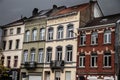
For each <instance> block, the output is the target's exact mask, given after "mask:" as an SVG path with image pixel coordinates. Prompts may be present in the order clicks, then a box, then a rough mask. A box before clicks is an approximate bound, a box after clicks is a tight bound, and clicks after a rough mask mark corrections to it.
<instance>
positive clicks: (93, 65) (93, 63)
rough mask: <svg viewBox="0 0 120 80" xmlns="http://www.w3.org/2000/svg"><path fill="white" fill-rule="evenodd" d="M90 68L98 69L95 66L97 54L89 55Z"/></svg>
mask: <svg viewBox="0 0 120 80" xmlns="http://www.w3.org/2000/svg"><path fill="white" fill-rule="evenodd" d="M93 58H94V60H93ZM90 61H91V63H90V64H91V67H93V68H96V67H98V66H97V62H98V55H97V53H91V60H90Z"/></svg>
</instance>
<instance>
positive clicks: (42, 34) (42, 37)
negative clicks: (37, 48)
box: [40, 28, 45, 40]
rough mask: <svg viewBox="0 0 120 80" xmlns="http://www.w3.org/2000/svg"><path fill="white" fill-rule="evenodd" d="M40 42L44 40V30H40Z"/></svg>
mask: <svg viewBox="0 0 120 80" xmlns="http://www.w3.org/2000/svg"><path fill="white" fill-rule="evenodd" d="M40 40H45V28H41V29H40Z"/></svg>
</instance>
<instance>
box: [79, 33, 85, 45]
mask: <svg viewBox="0 0 120 80" xmlns="http://www.w3.org/2000/svg"><path fill="white" fill-rule="evenodd" d="M85 44H86V35H85V33H82V34H81V35H80V45H82V46H84V45H85Z"/></svg>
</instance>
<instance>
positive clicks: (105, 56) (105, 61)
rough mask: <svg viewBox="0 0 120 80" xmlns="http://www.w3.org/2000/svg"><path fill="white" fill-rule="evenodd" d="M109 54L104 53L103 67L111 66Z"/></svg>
mask: <svg viewBox="0 0 120 80" xmlns="http://www.w3.org/2000/svg"><path fill="white" fill-rule="evenodd" d="M111 61H112V60H111V53H110V52H105V53H104V67H110V66H111Z"/></svg>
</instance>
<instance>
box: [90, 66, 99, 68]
mask: <svg viewBox="0 0 120 80" xmlns="http://www.w3.org/2000/svg"><path fill="white" fill-rule="evenodd" d="M90 68H92V69H94V68H98V66H91V67H90Z"/></svg>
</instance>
